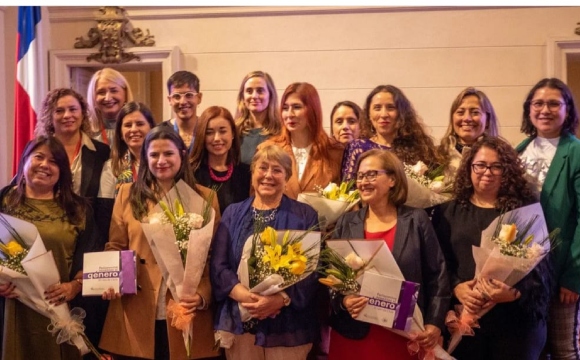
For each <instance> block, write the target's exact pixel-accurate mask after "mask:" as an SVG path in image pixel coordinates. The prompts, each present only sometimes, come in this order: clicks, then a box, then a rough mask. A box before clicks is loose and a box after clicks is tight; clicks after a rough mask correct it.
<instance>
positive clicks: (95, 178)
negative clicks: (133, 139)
mask: <svg viewBox="0 0 580 360" xmlns="http://www.w3.org/2000/svg"><path fill="white" fill-rule="evenodd" d="M90 131H91V125H90V123H89V113H88V106H87V103H86V102H85V99H84V98H83V96H82V95H81V94H79V93H77V92H76V91H74V90H72V89H67V88H61V89H55V90H52V91H50V92H49V93H48V95H47V96H46V98H45V99H44V101H43V103H42V110H41V116H40V119H39V120H38V122H37V124H36V128H35V129H34V134H35V135H36V136H54V137H56V138H57V139H58V140H60V142H61V143H62V144H63V145H64V148H65V150H66V154H67V156H68V161H69V164H70V169H71V172H72V177H73V179H72V180H73V182H72V186H73V191H74V192H75V193H76V194H78V195H81V196H84V197H87V198H89V199H90V200H91V201H93V200H94V199H95V198H96V197H97V194H98V192H99V180H100V178H101V171H102V170H103V165H104V163H105V162H106V161H107V160H108V159H109V153H110V149H109V147H108V146H106V145H105V144H103V143H101V142H99V141H96V140H93V139H91V137H90V136H89V134H90Z"/></svg>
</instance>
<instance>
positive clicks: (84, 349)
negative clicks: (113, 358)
mask: <svg viewBox="0 0 580 360" xmlns="http://www.w3.org/2000/svg"><path fill="white" fill-rule="evenodd" d="M69 314H70V317H61V318H59V317H56V316H55V317H51V319H50V324H49V325H48V326H47V330H48V331H49V332H50V333H51V334H52V335H53V336H54V335H57V336H56V343H57V344H63V343H69V344H71V345H74V346H76V347H77V348H78V349H79V350H80V351H81V353H82V354H85V353H88V352H89V351H91V352H92V353H93V354H95V356H100V354H99V352H98V351H97V349H96V348H95V347H94V346H93V344H91V342H90V341H89V339H88V338H87V337H86V335H85V333H84V331H85V326H84V325H83V319H84V318H85V317H86V316H87V313H86V312H85V310H83V309H82V308H79V307H75V308H73V309H72V310H71V311H70V313H69ZM99 358H100V357H99Z"/></svg>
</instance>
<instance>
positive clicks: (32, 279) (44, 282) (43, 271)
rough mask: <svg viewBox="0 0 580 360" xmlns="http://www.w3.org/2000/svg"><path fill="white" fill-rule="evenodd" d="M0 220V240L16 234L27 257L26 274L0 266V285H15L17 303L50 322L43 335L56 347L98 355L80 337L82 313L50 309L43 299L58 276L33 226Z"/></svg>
mask: <svg viewBox="0 0 580 360" xmlns="http://www.w3.org/2000/svg"><path fill="white" fill-rule="evenodd" d="M0 218H2V221H1V222H2V225H0V239H2V240H4V239H10V238H14V236H15V234H16V236H17V237H19V238H21V239H22V241H23V242H24V243H25V244H26V245H25V246H26V247H28V253H27V255H26V256H25V257H24V258H23V259H22V261H21V267H22V268H23V270H24V271H25V273H26V274H23V273H22V272H20V271H16V270H13V269H10V268H9V267H7V266H0V282H2V283H6V282H12V283H13V284H15V285H16V288H15V290H14V291H15V293H16V294H17V295H18V300H19V301H20V302H22V303H23V304H25V305H26V306H28V307H29V308H31V309H33V310H35V311H36V312H38V313H39V314H41V315H43V316H45V317H47V318H49V319H50V320H51V326H50V329H48V330H47V331H50V332H52V333H53V335H56V336H57V339H56V341H57V343H58V344H61V343H63V342H67V343H69V344H71V345H74V346H76V347H77V348H78V349H79V352H80V353H81V354H83V355H84V354H87V353H88V352H89V351H93V352H94V353H96V354H98V353H97V352H96V349H95V347H94V346H93V345H92V344H91V343H90V341H89V340H88V338H87V337H86V335H85V333H84V329H85V327H84V325H83V324H82V320H83V319H84V317H85V315H86V313H85V312H84V310H83V309H81V308H74V309H73V310H72V311H71V310H69V306H68V304H67V303H66V302H65V303H62V304H59V305H54V304H49V303H48V301H47V300H46V299H45V294H44V291H45V290H46V289H47V288H48V287H49V286H51V285H54V284H56V283H58V282H59V281H60V274H59V272H58V268H57V266H56V262H55V260H54V256H53V254H52V251H47V250H46V247H45V246H44V242H43V241H42V238H41V237H40V235H39V233H38V230H37V228H36V226H34V225H33V224H31V223H29V222H27V221H24V220H21V219H18V218H15V217H12V216H9V215H6V214H0ZM7 242H8V241H7ZM96 356H100V355H96Z"/></svg>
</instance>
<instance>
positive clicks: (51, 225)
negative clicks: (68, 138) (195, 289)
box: [0, 136, 100, 360]
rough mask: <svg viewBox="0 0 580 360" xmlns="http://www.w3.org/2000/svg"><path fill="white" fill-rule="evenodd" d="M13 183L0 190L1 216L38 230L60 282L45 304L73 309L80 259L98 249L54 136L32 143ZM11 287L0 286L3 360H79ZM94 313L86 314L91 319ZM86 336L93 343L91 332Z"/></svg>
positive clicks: (88, 213)
mask: <svg viewBox="0 0 580 360" xmlns="http://www.w3.org/2000/svg"><path fill="white" fill-rule="evenodd" d="M15 179H16V185H15V186H12V185H9V186H7V187H5V188H4V189H2V191H0V211H1V212H2V213H5V214H8V215H10V216H13V217H16V218H19V219H22V220H24V221H27V222H30V223H32V224H33V225H34V226H36V228H37V229H38V233H39V235H40V237H41V239H42V242H43V243H44V245H45V247H46V249H47V250H48V251H52V254H53V256H54V260H55V262H56V266H57V268H58V271H59V275H60V282H58V283H57V284H54V285H51V286H50V287H49V288H47V289H46V300H47V301H48V302H49V303H50V304H52V305H60V304H63V303H65V302H70V303H71V307H72V306H74V304H75V301H76V300H78V299H79V298H80V293H81V289H82V283H83V280H82V279H83V276H82V275H83V274H82V269H83V254H84V253H85V252H92V251H98V250H100V249H99V243H100V240H99V238H98V232H97V229H96V226H95V222H94V220H93V214H92V209H91V207H90V206H89V204H88V203H87V201H86V200H85V199H84V198H82V197H80V196H78V195H76V194H75V193H74V192H73V186H72V174H71V171H70V167H69V162H68V157H67V153H66V151H65V149H64V146H63V145H62V143H61V142H60V141H59V140H58V139H57V138H56V137H53V136H39V137H36V138H35V139H33V140H31V141H30V142H29V143H28V144H27V145H26V148H25V149H24V152H23V155H22V159H21V160H20V164H19V166H18V173H17V174H16V178H15ZM2 240H3V241H7V239H2ZM14 288H15V286H14V284H11V283H7V284H2V285H0V296H3V297H5V298H6V300H5V307H4V309H3V314H4V316H3V330H4V333H3V335H4V336H3V339H2V340H3V341H2V343H3V348H2V359H6V360H8V359H10V360H29V359H48V360H61V359H62V360H64V359H81V356H80V353H79V350H78V349H77V348H76V347H75V346H73V345H69V344H68V343H64V344H57V342H56V339H55V337H54V336H53V335H52V334H51V333H50V332H49V331H48V330H47V327H48V326H49V325H50V323H51V321H50V319H48V318H46V317H44V316H43V315H41V314H39V313H37V312H36V311H35V310H33V309H31V308H29V307H27V306H26V305H24V304H23V303H21V302H20V301H18V299H17V296H16V294H15V293H14V292H13V291H14ZM92 310H93V309H90V308H87V309H85V311H87V313H88V315H89V316H90V315H91V311H92ZM86 334H87V335H88V336H89V337H90V338H92V334H91V333H90V332H88V331H87V333H86ZM94 345H95V346H96V345H97V344H94Z"/></svg>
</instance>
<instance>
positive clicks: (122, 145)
mask: <svg viewBox="0 0 580 360" xmlns="http://www.w3.org/2000/svg"><path fill="white" fill-rule="evenodd" d="M135 111H138V112H140V113H141V114H142V115H143V117H144V118H145V120H147V123H148V124H149V127H151V129H153V128H154V127H155V119H153V114H152V113H151V110H149V108H148V107H147V105H145V104H143V103H141V102H137V101H131V102H128V103H126V104H125V105H123V107H122V108H121V111H119V114H118V115H117V121H116V123H115V137H114V138H113V147H112V148H111V168H112V169H113V175H115V176H119V175H120V174H121V173H122V172H123V170H124V167H125V166H126V165H127V164H123V158H124V156H125V154H126V153H127V151H129V147H128V146H127V143H126V142H125V140H124V139H123V134H122V130H121V129H122V127H123V119H124V118H125V116H127V115H129V114H131V113H134V112H135Z"/></svg>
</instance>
